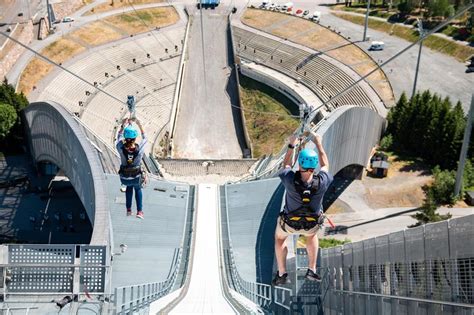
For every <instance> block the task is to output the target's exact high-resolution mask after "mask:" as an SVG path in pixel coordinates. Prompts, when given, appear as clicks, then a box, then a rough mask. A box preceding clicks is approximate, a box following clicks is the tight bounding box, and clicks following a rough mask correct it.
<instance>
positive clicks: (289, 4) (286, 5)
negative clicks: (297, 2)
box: [281, 2, 293, 11]
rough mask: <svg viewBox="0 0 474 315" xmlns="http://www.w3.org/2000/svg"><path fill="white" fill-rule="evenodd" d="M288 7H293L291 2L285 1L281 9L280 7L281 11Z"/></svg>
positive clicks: (286, 9)
mask: <svg viewBox="0 0 474 315" xmlns="http://www.w3.org/2000/svg"><path fill="white" fill-rule="evenodd" d="M288 8H293V2H288V3H285V4H284V5H283V6H282V7H281V9H282V10H283V11H288Z"/></svg>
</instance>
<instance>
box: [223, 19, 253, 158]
mask: <svg viewBox="0 0 474 315" xmlns="http://www.w3.org/2000/svg"><path fill="white" fill-rule="evenodd" d="M231 19H232V13H231V14H229V21H228V24H227V27H228V32H229V41H230V47H232V61H233V63H234V64H233V66H234V69H233V72H234V75H235V81H236V82H237V95H238V98H239V108H240V121H241V122H242V130H243V133H244V137H245V146H246V148H245V149H244V150H243V156H244V158H252V157H253V156H252V154H253V146H252V141H251V140H250V136H249V131H248V129H247V121H246V119H245V113H244V111H243V108H242V95H241V93H240V79H239V72H238V63H239V62H238V60H237V58H238V57H237V53H236V52H235V45H234V34H233V33H232V26H231V23H230V21H231Z"/></svg>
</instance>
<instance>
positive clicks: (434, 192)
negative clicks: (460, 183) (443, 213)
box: [428, 166, 456, 205]
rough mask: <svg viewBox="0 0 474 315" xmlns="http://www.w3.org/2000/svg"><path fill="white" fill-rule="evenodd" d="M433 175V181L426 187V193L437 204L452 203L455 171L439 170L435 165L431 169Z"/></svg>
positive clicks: (454, 198) (453, 200) (453, 201)
mask: <svg viewBox="0 0 474 315" xmlns="http://www.w3.org/2000/svg"><path fill="white" fill-rule="evenodd" d="M433 177H434V181H433V184H432V185H431V186H430V187H429V189H428V190H429V191H428V194H430V195H431V197H432V198H433V200H434V201H435V203H436V204H437V205H446V204H447V205H453V204H454V203H455V202H456V197H455V196H454V184H455V182H456V171H454V170H453V171H448V170H441V169H440V168H439V166H436V167H435V168H434V169H433Z"/></svg>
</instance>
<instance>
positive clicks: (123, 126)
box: [115, 118, 128, 151]
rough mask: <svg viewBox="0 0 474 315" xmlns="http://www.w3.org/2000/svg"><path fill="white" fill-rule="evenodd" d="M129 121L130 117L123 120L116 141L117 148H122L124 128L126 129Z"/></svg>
mask: <svg viewBox="0 0 474 315" xmlns="http://www.w3.org/2000/svg"><path fill="white" fill-rule="evenodd" d="M127 122H128V118H125V119H124V120H122V125H121V126H120V129H119V131H118V133H117V141H116V142H115V147H116V148H117V150H119V151H120V150H121V144H122V141H123V130H124V129H125V124H126V123H127Z"/></svg>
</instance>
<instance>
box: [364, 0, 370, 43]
mask: <svg viewBox="0 0 474 315" xmlns="http://www.w3.org/2000/svg"><path fill="white" fill-rule="evenodd" d="M369 11H370V0H367V11H366V12H365V26H364V38H363V39H362V41H363V42H365V41H366V40H367V28H368V27H369Z"/></svg>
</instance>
